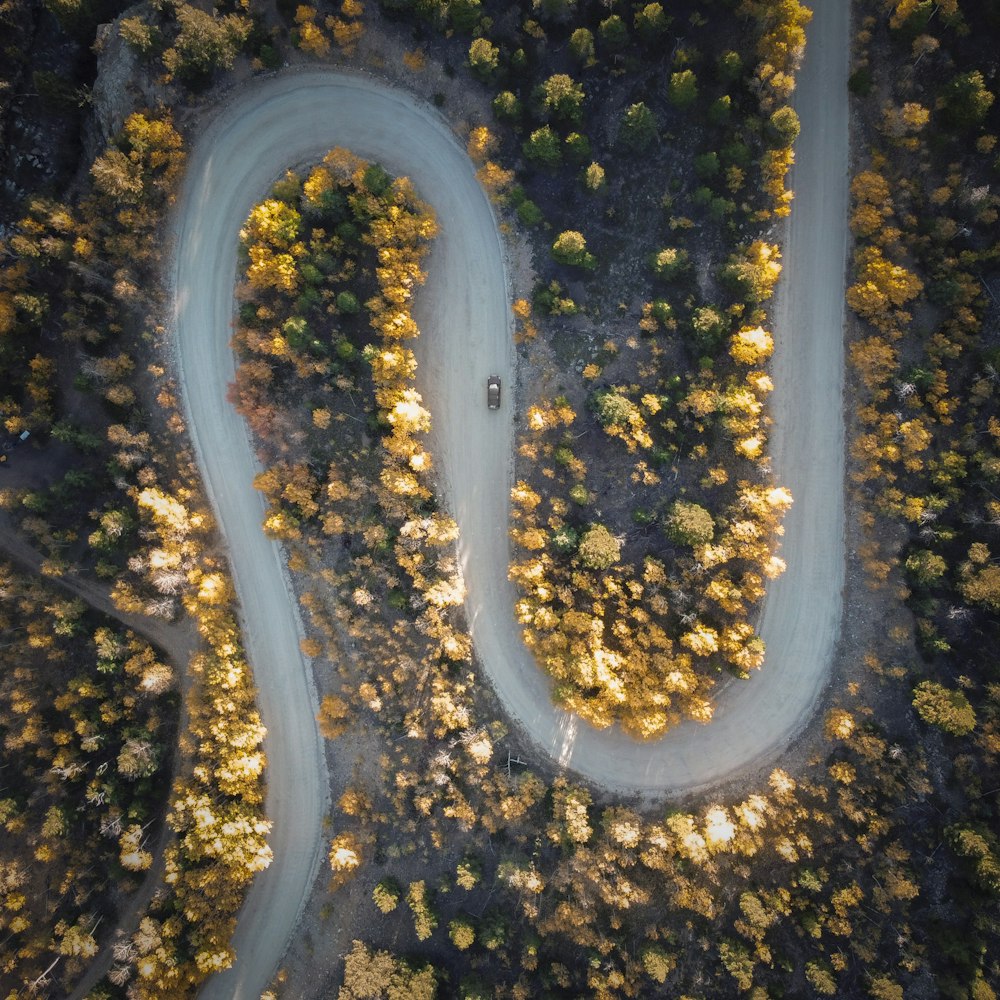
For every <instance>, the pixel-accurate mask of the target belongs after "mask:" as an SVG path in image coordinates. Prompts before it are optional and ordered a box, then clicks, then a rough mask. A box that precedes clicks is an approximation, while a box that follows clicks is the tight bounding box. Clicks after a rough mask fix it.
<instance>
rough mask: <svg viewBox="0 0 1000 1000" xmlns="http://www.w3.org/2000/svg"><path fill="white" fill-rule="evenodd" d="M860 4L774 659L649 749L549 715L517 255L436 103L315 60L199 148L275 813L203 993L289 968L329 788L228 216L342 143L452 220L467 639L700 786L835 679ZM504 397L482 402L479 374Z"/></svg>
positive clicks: (798, 286)
mask: <svg viewBox="0 0 1000 1000" xmlns="http://www.w3.org/2000/svg"><path fill="white" fill-rule="evenodd" d="M848 29H849V24H848V5H847V3H846V2H845V0H822V2H819V3H817V5H816V17H815V20H814V22H813V24H812V25H811V26H810V29H809V39H810V49H809V54H808V56H807V58H806V61H805V64H804V67H803V72H802V74H801V76H800V82H799V89H798V96H797V99H796V105H797V107H798V110H799V114H800V116H801V118H802V133H801V136H800V139H799V142H798V144H797V147H796V153H797V158H798V163H797V166H796V168H795V173H794V178H793V184H794V186H795V188H796V193H797V199H796V206H795V210H794V211H793V213H792V221H791V229H790V233H789V236H788V241H787V243H786V251H785V264H786V271H785V276H784V280H783V282H782V288H781V291H780V292H779V301H778V315H777V319H778V323H777V326H778V329H777V336H778V343H779V352H778V353H779V356H780V361H779V362H778V366H777V370H776V376H777V377H776V381H777V383H778V385H777V389H776V391H775V393H774V399H775V404H774V414H775V418H776V424H777V427H776V432H775V433H774V434H773V437H772V441H773V444H774V452H775V471H776V473H777V476H778V479H779V481H781V482H784V483H788V484H789V485H790V486H791V488H792V490H793V491H794V493H795V496H796V501H797V503H796V506H795V509H794V513H793V516H792V517H791V518H789V520H788V523H787V534H786V539H785V547H784V556H785V558H786V559H787V560H788V563H789V570H788V572H787V573H786V575H785V576H784V577H783V578H782V579H781V581H780V582H779V585H778V586H772V589H771V592H770V593H769V596H768V599H767V605H766V608H765V613H764V624H763V628H764V637H765V639H766V640H767V642H768V647H769V654H768V658H767V663H766V664H765V667H764V669H763V672H762V673H761V675H760V676H757V677H755V678H754V679H753V680H752V681H751V682H750V683H748V684H745V685H736V686H733V687H732V688H731V690H730V691H729V692H728V693H727V694H726V697H725V699H724V701H723V703H722V704H721V705H720V707H719V711H718V714H717V718H716V721H715V722H714V723H713V724H712V725H711V726H709V727H700V726H696V725H685V726H682V727H680V728H679V729H677V730H675V731H674V732H673V733H671V734H670V736H669V737H667V738H666V739H664V740H661V741H659V742H656V743H651V744H637V743H635V742H634V741H632V740H630V739H628V738H627V737H624V736H622V735H621V734H620V733H616V732H614V731H611V732H604V733H599V732H596V731H594V730H592V729H590V728H589V727H588V726H586V725H585V724H581V723H579V722H578V721H577V720H575V719H573V718H572V717H570V716H568V715H566V714H565V713H562V712H559V711H557V710H555V709H554V708H553V707H552V705H551V702H550V700H549V697H548V681H547V679H546V678H545V677H544V676H542V675H541V674H540V673H539V671H538V670H537V669H536V667H535V665H534V663H533V661H532V659H531V657H530V655H529V653H528V652H527V650H526V649H525V647H524V645H523V643H522V642H521V636H520V629H519V627H518V625H517V624H516V622H515V620H514V616H513V604H514V593H513V588H512V587H511V585H510V584H509V583H508V581H507V579H506V568H507V564H508V561H509V540H508V536H507V528H508V507H509V490H510V486H511V482H512V468H513V465H512V463H513V443H514V440H513V438H514V429H513V420H512V416H513V412H514V410H515V407H516V398H515V394H514V392H513V391H512V390H513V389H514V385H515V381H514V377H513V374H514V352H513V346H512V342H511V330H510V307H509V295H508V289H507V287H506V280H505V271H504V266H503V251H502V247H501V244H500V240H499V236H498V232H497V228H496V222H495V219H494V217H493V214H492V210H491V208H490V205H489V202H488V201H487V199H486V197H485V195H484V193H483V192H482V190H481V189H480V188H479V186H478V184H477V182H476V180H475V177H474V174H473V169H472V165H471V163H470V161H469V160H468V158H467V156H466V155H465V153H464V150H463V149H462V147H461V145H460V144H459V143H458V142H457V141H456V140H455V138H454V136H453V135H452V134H451V132H450V131H449V129H448V127H447V125H446V124H445V123H444V121H443V119H442V118H441V117H440V116H439V115H438V114H437V113H436V112H434V111H433V110H432V109H430V108H428V107H426V106H424V105H422V104H419V103H417V102H416V101H414V100H413V99H411V98H410V97H408V96H407V95H405V94H403V93H400V92H397V91H394V90H392V89H389V88H387V87H385V86H384V85H382V84H379V83H376V82H374V81H370V80H364V79H356V78H352V77H349V76H345V75H342V74H337V73H333V72H323V71H318V70H311V71H307V72H302V73H289V74H283V75H281V76H278V77H274V78H271V79H268V80H262V81H259V82H257V83H255V84H253V85H252V86H249V87H247V88H245V89H244V90H242V91H241V93H240V94H239V96H238V97H236V98H235V99H234V100H233V101H232V102H230V103H228V104H227V105H226V106H225V107H224V108H223V109H221V110H220V112H219V113H218V115H217V117H216V118H215V120H214V121H213V122H211V123H210V124H209V125H208V126H207V128H206V129H205V131H204V132H203V133H202V135H201V136H200V137H199V139H198V141H197V143H196V144H195V146H194V149H193V150H192V154H191V157H190V161H189V168H188V175H187V181H186V184H185V188H184V191H183V193H182V196H181V199H180V201H179V204H178V212H177V227H176V233H175V238H176V269H175V273H174V279H175V303H176V307H175V309H176V312H175V321H176V331H177V346H178V360H179V375H180V379H181V383H182V385H183V387H184V395H185V405H186V407H187V412H188V416H189V421H190V427H191V432H192V435H193V438H194V441H195V445H196V448H197V452H198V456H199V461H200V463H201V468H202V472H203V474H204V476H205V481H206V486H207V489H208V491H209V493H210V495H211V497H212V500H213V503H214V505H215V507H216V511H217V514H218V518H219V523H220V525H221V526H222V529H223V531H224V534H225V536H226V539H227V541H228V545H229V550H230V556H231V559H232V566H233V574H234V577H235V579H236V582H237V587H238V590H239V596H240V601H241V604H242V608H243V616H244V626H245V642H246V648H247V650H248V653H249V656H250V659H251V661H252V663H253V665H254V669H255V675H256V681H257V684H258V687H259V692H260V709H261V713H262V715H263V718H264V722H265V724H266V725H267V727H268V731H269V734H268V738H267V742H266V750H267V754H268V762H269V763H268V797H267V812H268V815H269V817H270V818H271V820H272V821H273V823H274V832H273V835H272V839H271V843H272V847H273V849H274V855H275V860H274V863H273V864H272V866H271V868H270V869H269V870H268V871H266V872H265V873H263V875H261V876H260V877H258V879H257V880H256V881H255V883H254V885H253V887H252V889H251V891H250V894H249V896H248V898H247V902H246V904H245V906H244V910H243V912H242V914H241V919H240V923H239V926H238V929H237V932H236V936H235V939H234V945H235V948H236V951H237V961H236V964H235V966H234V967H233V969H231V970H230V971H229V972H227V973H224V974H223V975H220V976H218V977H215V978H214V979H213V980H211V981H210V982H209V983H208V984H207V986H206V987H205V989H204V990H203V991H202V996H203V997H213V998H215V997H218V998H223V997H225V998H236V1000H239V998H250V997H253V998H256V997H258V996H259V995H260V992H261V990H262V989H263V987H264V985H265V984H266V983H267V981H268V979H269V977H270V976H271V975H272V973H273V972H274V970H275V968H276V967H277V964H278V962H279V961H280V958H281V956H282V954H283V952H284V949H285V946H286V944H287V941H288V939H289V936H290V934H291V932H292V930H293V928H294V925H295V922H296V920H297V918H298V915H299V914H300V912H301V909H302V905H303V903H304V900H305V898H306V895H307V893H308V892H309V889H310V887H311V886H312V884H313V881H314V879H315V877H316V875H317V873H318V870H319V865H320V862H321V859H322V856H323V851H324V846H325V845H324V836H323V826H322V820H323V816H324V815H325V813H326V811H327V799H328V794H329V793H328V787H327V786H328V782H327V776H326V767H325V761H324V755H323V747H322V743H321V741H320V737H319V734H318V732H317V729H316V725H315V722H314V716H315V713H316V703H315V702H316V699H315V691H314V689H313V684H312V681H311V679H310V677H309V672H308V668H307V665H306V663H305V662H304V660H303V657H302V655H301V653H300V651H299V637H300V629H299V623H298V618H297V612H296V608H295V601H294V597H293V594H292V591H291V589H290V587H289V586H288V581H287V577H286V573H285V569H284V566H283V561H282V557H281V552H280V549H279V548H278V546H277V545H275V544H274V543H272V542H270V541H269V540H268V539H266V538H265V537H264V535H263V534H262V532H261V530H260V524H261V521H262V517H263V512H264V505H263V501H262V499H261V498H260V497H259V495H257V494H256V493H255V492H254V490H253V487H252V479H253V476H254V474H255V472H256V471H258V467H257V463H256V460H255V457H254V455H253V452H252V449H251V447H250V443H249V441H248V439H247V433H246V429H245V426H244V424H243V422H242V420H241V419H240V418H239V417H238V416H237V414H236V413H235V411H234V410H233V409H232V407H231V406H229V404H228V403H227V402H226V387H227V385H228V384H229V382H230V381H231V380H232V378H233V358H232V354H231V351H230V349H229V343H228V341H229V329H230V323H231V317H232V312H233V295H232V290H233V288H234V285H235V279H236V262H237V257H236V249H237V234H238V231H239V228H240V226H241V224H242V222H243V220H244V219H245V218H246V216H247V213H248V212H249V210H250V208H251V206H252V204H253V203H254V201H255V200H257V199H259V198H260V196H261V195H262V194H263V193H264V192H265V191H266V189H267V187H268V185H269V184H270V183H271V182H272V181H273V180H274V179H275V178H276V177H277V176H279V175H280V173H281V172H282V171H283V170H284V169H285V168H286V167H289V166H293V165H296V164H299V163H304V162H309V161H313V160H316V159H318V158H319V157H320V156H322V155H323V154H324V153H325V152H326V151H327V150H328V149H329V148H330V147H331V146H334V145H341V146H347V147H349V148H351V149H352V150H353V151H354V152H355V153H357V154H358V155H360V156H363V157H366V158H369V159H374V160H378V161H379V162H381V163H382V164H383V165H384V166H385V167H386V168H387V169H388V170H390V171H391V172H393V173H396V174H405V175H407V176H409V177H410V178H411V179H412V180H413V182H414V184H415V186H416V188H417V191H418V193H419V194H420V196H421V197H422V198H424V199H425V200H426V201H428V202H429V203H430V204H431V205H432V206H433V208H434V210H435V211H436V213H437V216H438V221H439V223H440V226H441V235H440V236H439V237H438V239H437V241H436V242H435V245H434V249H433V252H432V254H431V255H430V257H429V259H428V260H427V261H426V269H427V271H428V280H427V284H426V286H425V287H424V288H423V289H422V290H421V292H420V293H419V295H418V296H417V298H416V308H415V316H416V319H417V321H418V323H419V324H420V327H421V330H422V332H423V336H422V337H421V338H420V341H419V343H418V344H417V345H416V351H417V356H418V361H419V364H420V368H419V371H418V373H417V382H418V387H419V389H420V391H421V392H422V394H423V396H424V400H425V403H426V405H427V406H428V408H429V409H430V410H431V412H432V413H433V415H434V430H433V432H432V440H431V446H432V449H433V452H434V455H435V460H436V462H437V467H438V469H439V471H440V472H441V474H442V476H443V479H444V495H445V496H444V498H445V502H446V505H447V507H448V508H449V509H450V510H451V511H452V513H453V514H454V515H455V517H456V519H457V521H458V523H459V526H460V529H461V549H460V558H461V563H462V568H463V573H464V575H465V580H466V584H467V586H468V601H467V610H468V615H469V620H470V625H471V628H472V632H473V637H474V639H475V644H476V650H477V653H478V655H479V658H480V660H481V662H482V663H483V665H484V667H485V670H486V672H487V674H488V676H489V679H490V681H491V682H492V684H493V686H494V688H495V689H496V691H497V693H498V695H499V696H500V698H501V700H502V701H503V703H504V705H505V707H506V709H507V710H508V712H509V713H510V714H511V716H512V717H513V718H514V719H516V720H517V721H518V722H519V723H520V725H521V726H522V727H523V728H524V730H525V732H526V733H527V735H528V737H529V738H530V739H532V740H533V741H534V744H535V746H534V747H532V748H528V747H525V748H523V749H522V754H524V755H525V756H528V757H530V756H531V754H532V753H536V754H538V753H542V752H547V753H550V754H551V755H552V756H553V757H554V758H555V759H557V760H558V761H560V762H561V763H563V764H565V765H566V766H568V767H571V768H572V769H574V770H575V771H577V772H578V773H580V774H581V775H582V776H584V777H585V778H588V779H591V780H593V781H595V782H598V783H599V784H601V785H604V786H605V787H607V788H609V789H612V790H616V791H622V792H639V793H644V794H646V795H649V796H656V795H663V794H668V793H676V792H683V791H690V790H693V789H696V788H699V787H703V786H706V785H709V784H711V783H714V782H717V781H719V780H721V779H724V778H729V777H733V776H734V775H736V774H738V773H739V772H740V771H742V770H744V769H746V768H748V767H751V766H759V765H760V764H761V763H762V762H763V761H765V760H767V759H768V758H773V757H774V756H775V755H776V754H777V753H778V751H779V750H780V748H781V747H783V746H784V745H786V744H787V742H788V741H789V740H790V739H791V738H792V737H793V736H794V735H795V734H796V733H797V732H798V731H800V730H801V728H802V727H803V726H804V725H805V724H806V722H807V721H808V719H809V717H810V715H811V713H812V711H813V708H814V706H815V703H816V699H817V697H818V695H819V693H820V691H821V690H822V687H823V684H824V682H825V680H826V678H827V676H828V671H829V664H830V660H831V655H832V649H833V643H834V640H835V637H836V632H837V627H838V624H839V619H840V591H841V587H842V581H843V563H844V551H843V514H842V504H843V501H842V478H843V468H844V465H843V432H842V421H841V384H842V368H843V365H842V352H843V346H842V325H843V323H842V320H843V307H842V301H843V288H844V282H843V276H844V257H845V248H846V231H847V230H846V220H847V90H846V77H847V64H848ZM490 373H498V374H500V375H501V376H502V377H503V380H504V384H505V386H506V387H507V391H506V392H505V397H504V406H503V408H502V410H501V411H500V412H491V411H488V410H487V408H486V403H485V378H486V375H487V374H490Z"/></svg>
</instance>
